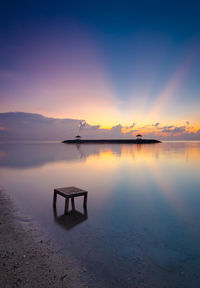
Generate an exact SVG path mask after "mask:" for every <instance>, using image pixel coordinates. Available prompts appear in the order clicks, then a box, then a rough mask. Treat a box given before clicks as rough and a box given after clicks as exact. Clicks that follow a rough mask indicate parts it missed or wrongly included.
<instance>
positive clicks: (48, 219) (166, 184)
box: [0, 142, 200, 288]
mask: <svg viewBox="0 0 200 288" xmlns="http://www.w3.org/2000/svg"><path fill="white" fill-rule="evenodd" d="M199 163H200V142H165V143H160V144H155V145H127V144H126V145H120V144H116V145H113V144H112V145H111V144H110V145H108V144H104V145H97V144H96V145H92V144H89V145H88V144H84V145H78V146H77V145H73V144H72V145H66V144H61V143H26V144H25V143H24V144H23V143H20V144H19V143H7V144H6V143H4V144H3V143H0V185H1V186H3V188H4V189H5V190H7V191H9V192H10V194H11V195H12V198H14V200H15V201H17V203H18V204H19V206H20V208H22V209H23V211H25V213H26V214H28V215H30V216H32V217H33V218H34V219H36V220H37V221H38V222H39V223H41V225H43V226H44V227H45V229H46V230H48V232H49V234H50V235H51V237H52V238H53V237H55V238H56V243H57V245H60V246H59V247H64V249H66V251H70V252H71V253H72V255H73V257H76V258H77V259H78V261H80V263H81V265H82V264H83V265H86V266H87V269H88V270H89V273H91V274H93V275H95V280H94V282H93V283H90V284H91V285H89V287H96V286H97V287H111V286H112V285H113V287H120V288H121V287H143V286H141V285H143V284H141V285H139V284H138V283H135V282H134V281H135V280H134V279H136V278H137V276H136V275H135V274H134V271H140V272H141V271H142V273H141V274H140V275H142V274H143V273H144V274H145V273H146V274H145V275H148V276H149V278H148V276H147V278H146V279H150V278H151V281H152V282H151V283H150V284H148V283H147V285H146V287H156V288H157V287H158V288H160V287H164V286H163V283H167V282H166V279H169V278H168V277H169V272H168V271H170V273H171V274H170V277H171V278H170V280H169V283H167V284H166V285H165V287H167V288H168V287H169V286H170V287H192V288H193V287H195V288H196V287H200V278H198V279H197V278H195V277H196V276H194V275H199V267H200V246H199V242H200V222H199V219H200V209H199V207H200V193H199V189H200V177H199ZM67 186H77V187H80V188H82V189H84V190H87V191H89V195H90V196H89V199H88V200H89V203H88V209H89V217H88V215H87V210H85V211H84V212H83V213H82V212H80V211H82V210H81V209H82V204H83V203H82V199H80V200H79V199H77V201H76V208H75V207H72V210H71V211H70V212H69V215H60V214H58V211H64V201H63V199H60V200H59V199H58V201H57V209H58V210H52V191H53V189H54V188H55V187H67ZM78 198H79V197H78ZM80 198H81V197H80ZM86 220H87V221H86ZM57 224H58V225H57ZM78 224H80V225H78ZM72 228H73V229H72ZM63 253H64V250H63ZM149 271H151V272H149ZM166 271H167V272H166ZM182 272H184V273H185V274H184V275H186V276H184V277H185V278H184V277H183V276H181V277H182V278H181V279H180V275H183V274H181V273H182ZM148 273H149V274H148ZM138 275H139V273H138ZM152 275H153V276H152ZM158 275H159V276H158ZM160 275H161V276H160ZM134 277H136V278H134ZM159 277H161V278H159ZM113 279H115V280H116V281H115V283H114V284H113V283H112V281H113ZM129 279H130V282H129ZM154 280H155V281H154ZM159 281H160V282H159ZM177 281H179V282H177ZM191 281H196V282H194V285H191ZM174 283H175V285H174ZM177 283H178V284H177ZM97 284H99V285H97ZM135 284H136V285H135ZM168 284H169V285H168ZM171 284H172V285H171ZM173 285H174V286H173ZM195 285H196V286H195Z"/></svg>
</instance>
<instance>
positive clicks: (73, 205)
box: [71, 197, 75, 210]
mask: <svg viewBox="0 0 200 288" xmlns="http://www.w3.org/2000/svg"><path fill="white" fill-rule="evenodd" d="M71 202H72V210H75V202H74V198H73V197H72V198H71Z"/></svg>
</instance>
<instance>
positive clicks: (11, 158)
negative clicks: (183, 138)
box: [0, 142, 200, 168]
mask: <svg viewBox="0 0 200 288" xmlns="http://www.w3.org/2000/svg"><path fill="white" fill-rule="evenodd" d="M92 157H98V158H101V159H111V158H116V157H123V158H125V159H126V158H129V159H132V160H133V159H134V160H138V159H139V160H141V158H142V160H144V161H146V162H149V161H151V160H153V159H154V160H155V159H159V158H162V159H165V158H167V159H168V160H170V159H172V158H173V157H174V158H173V161H178V160H179V159H181V160H184V161H186V162H187V161H191V160H195V159H196V161H198V160H199V158H200V143H199V142H190V143H188V142H169V143H167V142H165V143H158V144H149V145H134V144H132V145H131V144H130V145H128V144H103V145H102V144H95V145H93V144H84V145H83V144H82V145H81V144H77V145H74V144H62V143H59V142H58V143H55V142H53V143H51V142H48V143H39V142H36V143H0V166H3V167H10V168H12V167H13V168H26V167H27V168H28V167H40V166H43V165H45V164H47V163H51V162H61V161H66V162H77V161H78V162H80V161H86V160H87V159H88V158H92Z"/></svg>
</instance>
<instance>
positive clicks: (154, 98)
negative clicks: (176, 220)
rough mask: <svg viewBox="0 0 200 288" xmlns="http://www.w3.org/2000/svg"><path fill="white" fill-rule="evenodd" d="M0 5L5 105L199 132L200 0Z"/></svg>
mask: <svg viewBox="0 0 200 288" xmlns="http://www.w3.org/2000/svg"><path fill="white" fill-rule="evenodd" d="M0 5H1V7H0V37H1V45H0V101H1V102H0V113H3V112H16V111H21V112H29V113H38V114H42V115H44V116H46V117H53V118H72V119H83V120H86V121H87V123H89V124H90V125H100V126H101V127H100V128H102V129H110V128H111V127H113V126H116V125H120V126H117V127H120V129H121V130H122V132H123V133H128V132H130V131H131V132H134V130H139V131H141V132H142V133H145V132H146V133H147V132H148V131H149V132H152V131H155V132H156V133H157V134H158V135H162V133H167V129H168V130H169V132H170V131H171V130H172V129H175V130H173V131H174V133H191V132H192V133H199V135H200V130H199V129H200V17H199V15H200V4H199V2H198V1H184V0H180V1H177V0H173V1H159V0H157V1H156V0H155V1H154V0H146V1H145V0H140V1H133V0H132V1H126V0H123V1H117V0H115V1H102V0H101V1H95V0H93V1H92V0H90V1H89V0H84V1H83V0H82V1H67V0H64V1H60V0H58V1H50V0H49V1H42V0H41V1H36V0H35V1H31V0H29V1H27V0H26V1H9V0H8V1H4V4H3V3H2V1H1V4H0ZM1 126H2V125H1V123H0V128H1ZM159 127H160V128H159ZM1 129H3V127H2V128H1ZM170 129H171V130H170ZM135 132H136V131H135Z"/></svg>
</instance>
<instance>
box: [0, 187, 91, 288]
mask: <svg viewBox="0 0 200 288" xmlns="http://www.w3.org/2000/svg"><path fill="white" fill-rule="evenodd" d="M0 207H1V213H0V239H1V241H0V287H4V288H6V287H37V288H38V287H86V282H87V280H86V279H84V277H83V276H81V275H82V274H83V271H82V269H81V268H80V267H79V265H78V263H76V261H75V260H73V259H71V258H70V256H69V257H68V258H67V257H66V256H65V257H64V256H63V255H62V254H61V252H60V251H57V250H56V246H55V245H54V243H52V242H51V241H50V240H49V239H48V237H47V235H45V232H44V231H42V229H41V227H40V226H39V225H38V224H37V223H34V222H33V221H32V220H31V219H29V218H28V217H26V216H23V215H22V214H21V213H20V211H19V210H18V209H17V207H16V206H15V204H14V203H13V202H12V201H11V200H10V199H9V197H8V196H7V195H6V193H5V192H4V191H0ZM79 276H81V277H79Z"/></svg>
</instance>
